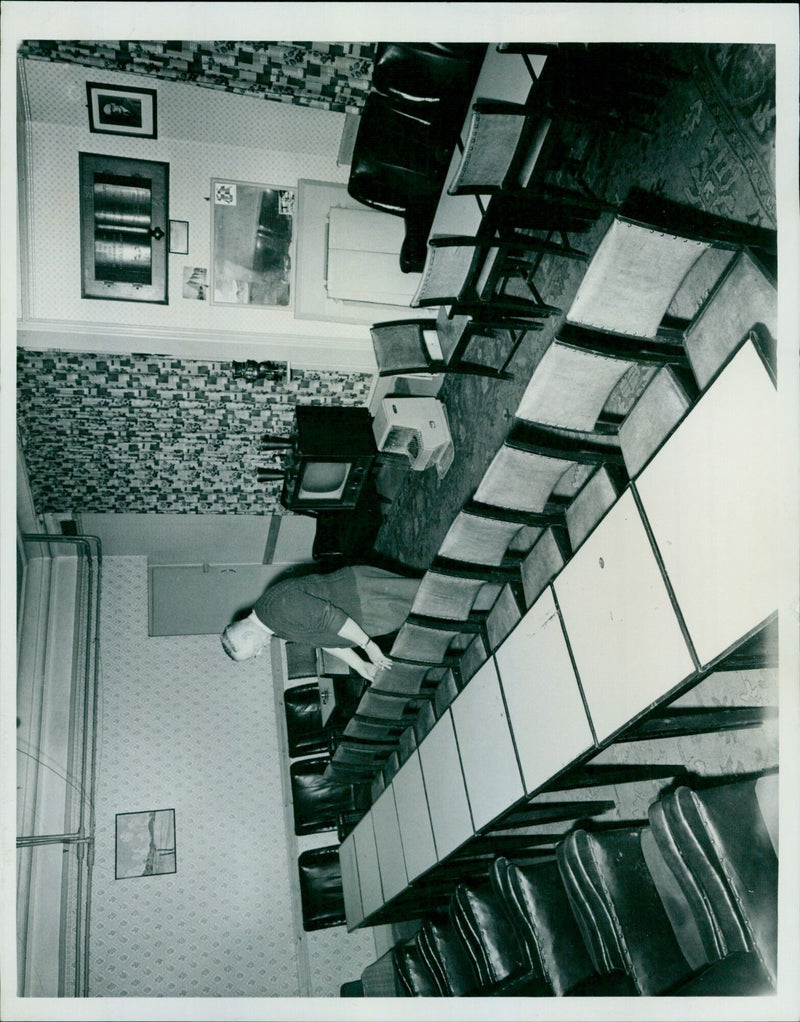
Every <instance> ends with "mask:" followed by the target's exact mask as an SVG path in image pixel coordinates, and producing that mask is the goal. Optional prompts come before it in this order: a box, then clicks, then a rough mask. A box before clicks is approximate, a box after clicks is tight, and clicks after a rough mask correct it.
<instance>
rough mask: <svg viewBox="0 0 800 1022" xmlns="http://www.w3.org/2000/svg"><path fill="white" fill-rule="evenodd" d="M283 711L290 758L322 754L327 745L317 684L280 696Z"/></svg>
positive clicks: (299, 687)
mask: <svg viewBox="0 0 800 1022" xmlns="http://www.w3.org/2000/svg"><path fill="white" fill-rule="evenodd" d="M312 652H313V650H312ZM314 673H316V670H315V671H314ZM283 707H284V712H285V714H286V735H287V739H288V743H289V757H290V758H291V759H294V758H296V757H297V756H308V755H310V754H312V753H318V752H324V751H325V749H326V748H327V745H328V742H327V737H326V735H325V733H324V731H323V729H322V711H321V708H320V702H319V683H318V682H316V681H311V682H307V683H305V684H303V685H291V686H290V687H289V688H287V689H286V690H285V691H284V693H283Z"/></svg>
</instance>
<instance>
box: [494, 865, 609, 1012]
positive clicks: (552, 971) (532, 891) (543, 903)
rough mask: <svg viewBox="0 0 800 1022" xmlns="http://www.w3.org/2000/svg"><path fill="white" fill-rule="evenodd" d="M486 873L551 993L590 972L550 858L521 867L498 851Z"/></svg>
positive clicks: (567, 988)
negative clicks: (546, 860) (498, 854)
mask: <svg viewBox="0 0 800 1022" xmlns="http://www.w3.org/2000/svg"><path fill="white" fill-rule="evenodd" d="M489 879H490V881H491V884H492V887H493V889H494V890H495V891H496V892H497V894H498V895H499V896H500V897H501V898H502V899H503V902H504V904H505V906H506V908H507V910H508V912H509V916H510V918H511V921H512V923H513V926H514V929H515V931H516V933H517V936H518V937H519V939H520V943H521V944H522V945H523V946H524V947H525V948H526V950H527V953H528V957H529V959H530V961H531V963H534V964H535V967H536V969H537V971H539V972H540V973H541V974H542V975H543V976H544V977H545V979H546V980H547V982H548V983H549V984H550V987H551V988H552V991H553V993H554V994H555V995H556V996H557V997H561V996H563V995H564V994H567V993H569V991H570V989H571V988H572V987H574V986H576V985H577V984H578V983H581V982H583V981H584V980H586V979H588V978H589V976H591V975H593V974H594V971H595V970H594V967H593V966H592V960H591V958H590V957H589V954H588V952H587V950H586V945H585V944H584V943H583V939H582V938H581V934H580V930H579V929H578V925H577V923H576V922H575V917H574V916H573V914H572V909H571V907H570V903H569V899H568V897H567V892H566V891H565V890H564V884H563V883H562V881H561V876H560V874H559V871H558V865H557V864H556V862H555V861H554V860H551V861H549V862H541V863H536V864H535V865H533V866H526V867H524V868H523V867H520V866H518V865H516V864H515V863H513V862H509V861H508V860H507V859H506V858H504V857H502V856H501V857H500V858H498V859H495V861H494V862H493V863H492V865H491V867H490V869H489Z"/></svg>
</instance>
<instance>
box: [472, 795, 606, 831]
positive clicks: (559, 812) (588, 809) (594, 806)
mask: <svg viewBox="0 0 800 1022" xmlns="http://www.w3.org/2000/svg"><path fill="white" fill-rule="evenodd" d="M615 805H616V803H615V802H614V801H612V800H611V799H597V800H595V801H589V800H588V799H587V800H586V801H574V802H539V803H534V804H531V805H527V806H522V807H520V808H519V809H514V810H512V811H511V812H510V813H508V815H506V816H503V817H501V818H500V819H499V820H496V821H495V823H493V824H492V826H491V829H490V830H487V831H484V833H486V834H492V833H494V832H495V831H498V830H514V829H515V828H517V827H532V826H535V825H536V824H539V823H553V822H556V821H561V820H578V819H584V818H585V817H588V816H599V815H600V814H601V813H605V812H608V811H609V810H610V809H613V808H614V807H615Z"/></svg>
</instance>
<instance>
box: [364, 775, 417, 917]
mask: <svg viewBox="0 0 800 1022" xmlns="http://www.w3.org/2000/svg"><path fill="white" fill-rule="evenodd" d="M372 824H373V827H374V830H375V845H376V848H377V851H378V865H379V867H380V871H381V886H382V887H383V897H384V900H385V901H389V900H390V899H391V898H393V897H394V896H395V895H396V894H399V893H400V891H402V890H403V889H404V888H405V887H407V886H408V875H407V874H406V864H405V859H404V858H403V844H402V841H401V840H400V824H399V823H398V821H397V809H396V808H395V802H394V791H393V789H392V785H391V784H390V785H389V787H388V788H385V789H384V790H383V791H382V792H381V794H380V796H379V798H378V799H377V801H376V802H375V803H374V804H373V806H372Z"/></svg>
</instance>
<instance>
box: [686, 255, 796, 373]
mask: <svg viewBox="0 0 800 1022" xmlns="http://www.w3.org/2000/svg"><path fill="white" fill-rule="evenodd" d="M756 323H760V324H761V325H762V327H763V328H764V329H766V331H767V332H768V333H769V334H770V335H771V336H772V337H777V336H778V292H777V289H776V288H775V284H774V282H773V281H772V280H771V278H770V277H769V276H768V275H767V273H766V272H765V271H764V270H763V269H762V267H761V266H760V265H759V264H758V263H756V261H755V260H754V259H753V257H752V256H751V255H750V253H749V252H747V251H743V252H740V253H739V254H738V255H737V256H736V257H735V258H734V259H733V260H732V262H731V263H730V264H729V265H728V268H727V270H726V272H725V273H724V274H723V275H722V277H721V279H720V280H719V282H718V283H717V286H716V288H715V290H714V291H713V292H712V293H711V295H710V296H709V298H708V300H707V301H706V303H705V304H704V305H703V307H702V308H701V309H700V312H699V313H698V315H697V316H696V317H695V319H694V320H693V322H692V324H691V325H690V326H689V328H688V329H687V330H686V333H685V334H684V338H683V342H684V345H685V347H686V354H687V355H688V356H689V361H690V362H691V365H692V371H693V372H694V375H695V379H696V380H697V383H698V386H699V387H700V389H701V390H703V389H705V388H706V387H707V386H708V384H709V383H710V382H711V379H712V378H713V377H714V376H715V375H716V373H717V370H718V369H719V368H720V367H721V366H722V364H723V363H724V362H725V360H726V358H727V357H728V355H730V353H731V352H732V351H733V350H734V349H735V348H736V347H737V346H738V344H739V343H740V341H741V340H742V338H743V337H745V336H746V335H747V333H748V331H749V330H750V329H751V328H752V327H753V325H754V324H756Z"/></svg>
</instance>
